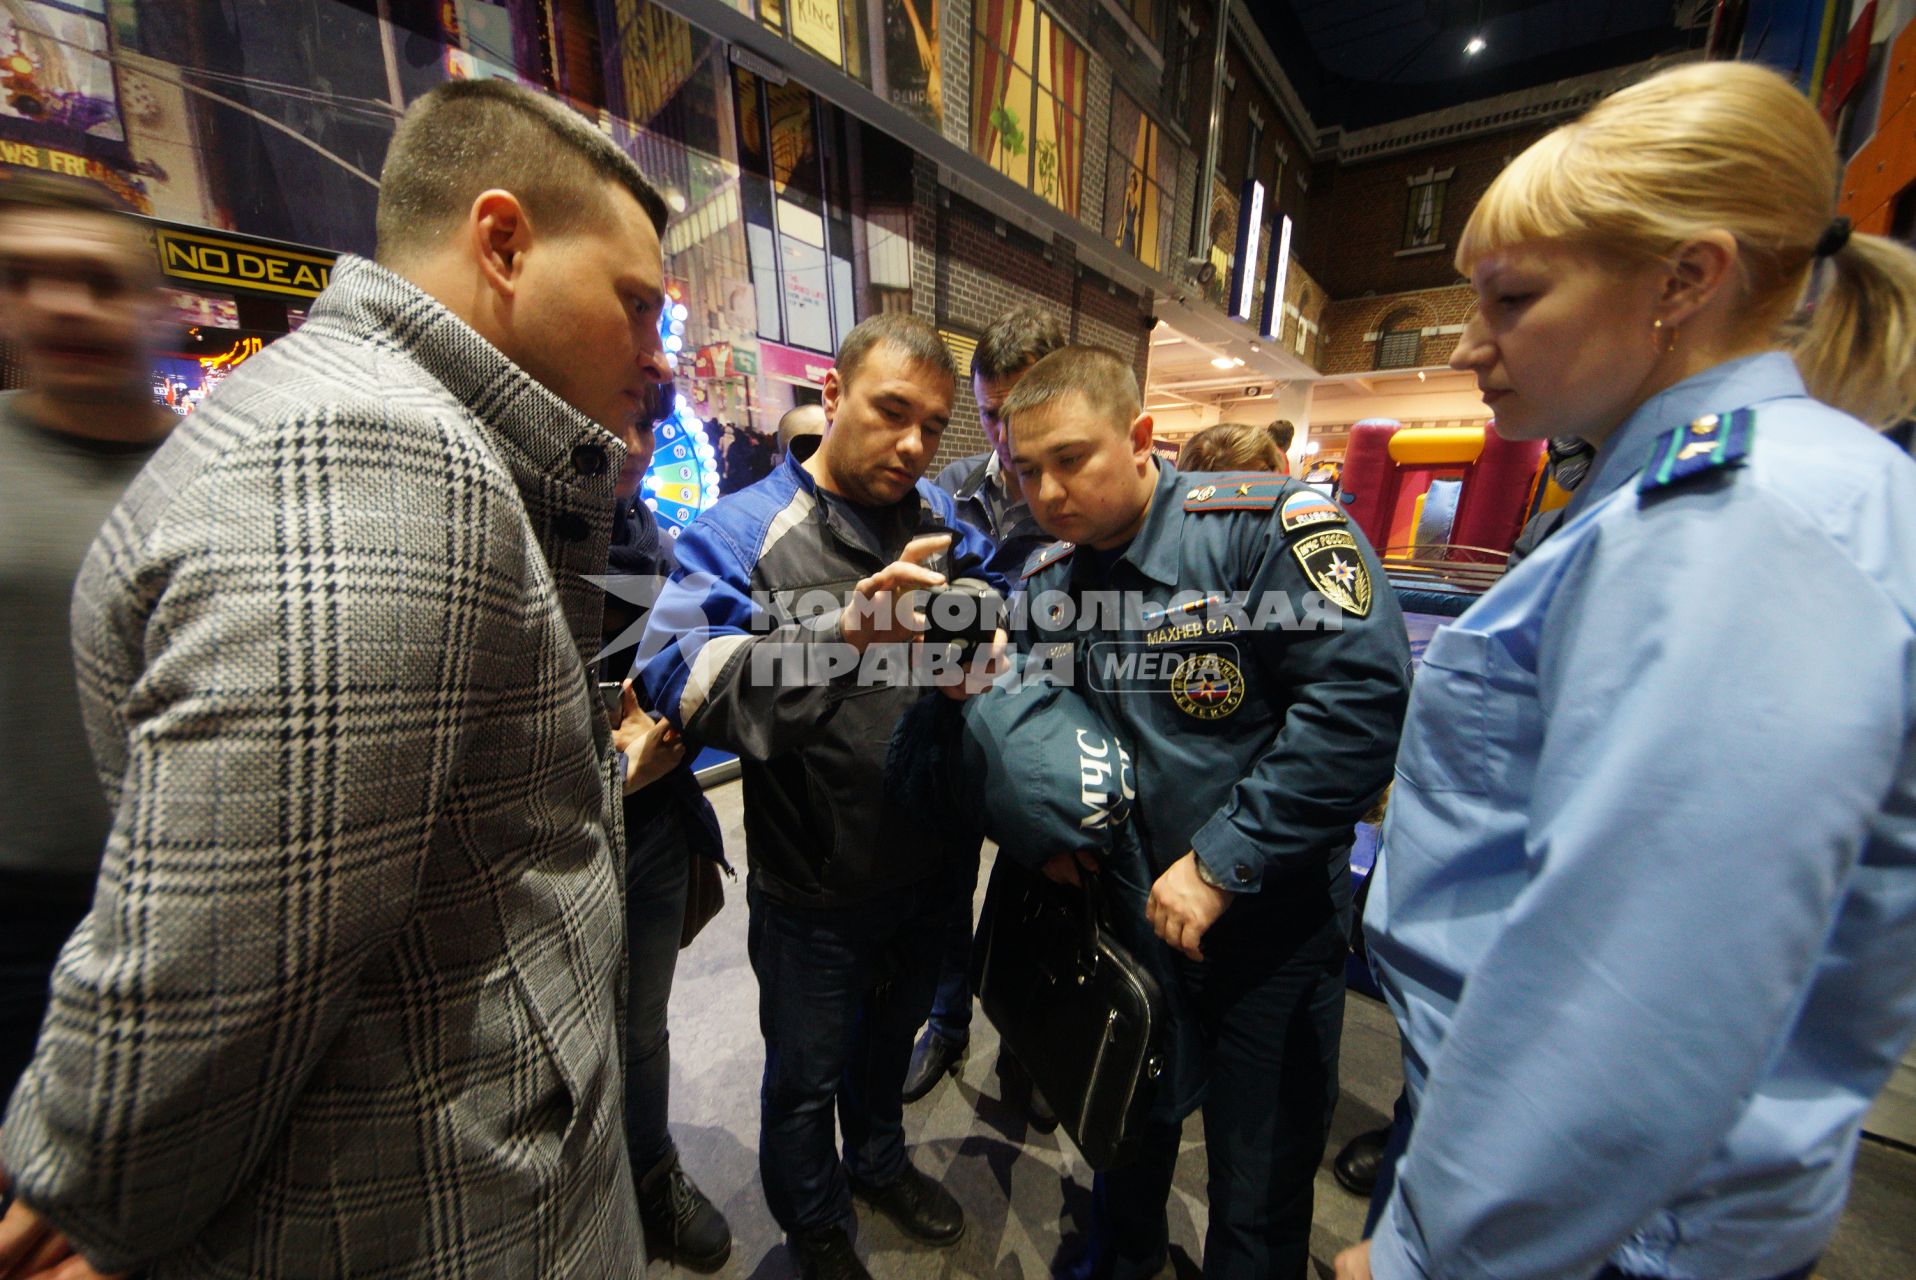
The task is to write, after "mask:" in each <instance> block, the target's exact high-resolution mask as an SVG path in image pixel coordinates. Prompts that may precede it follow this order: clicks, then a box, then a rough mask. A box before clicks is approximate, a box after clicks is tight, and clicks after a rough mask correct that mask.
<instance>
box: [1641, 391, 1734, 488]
mask: <svg viewBox="0 0 1916 1280" xmlns="http://www.w3.org/2000/svg"><path fill="white" fill-rule="evenodd" d="M1755 429H1756V410H1754V409H1735V410H1732V411H1731V412H1729V413H1706V414H1704V415H1703V416H1702V417H1701V418H1698V419H1697V420H1696V421H1694V422H1692V423H1690V424H1688V425H1687V426H1681V427H1672V428H1671V429H1670V430H1668V431H1666V432H1664V433H1663V434H1662V435H1660V436H1658V437H1657V442H1656V445H1655V446H1654V447H1653V448H1652V449H1651V450H1650V461H1649V463H1648V464H1647V465H1646V466H1645V467H1644V469H1643V478H1642V479H1641V480H1639V481H1637V492H1638V493H1655V492H1656V491H1657V490H1659V489H1667V488H1670V487H1671V486H1672V485H1679V484H1682V483H1683V482H1684V481H1686V480H1689V479H1690V478H1692V477H1693V476H1700V475H1704V474H1706V473H1708V472H1713V471H1720V470H1722V469H1723V468H1725V467H1733V466H1737V465H1739V464H1740V463H1741V462H1742V461H1743V458H1744V455H1746V454H1748V453H1749V451H1750V436H1751V434H1752V433H1753V432H1754V431H1755Z"/></svg>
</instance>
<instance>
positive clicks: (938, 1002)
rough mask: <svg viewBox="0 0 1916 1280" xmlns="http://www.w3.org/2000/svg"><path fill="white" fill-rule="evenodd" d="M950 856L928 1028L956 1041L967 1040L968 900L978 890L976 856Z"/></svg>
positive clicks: (968, 1023)
mask: <svg viewBox="0 0 1916 1280" xmlns="http://www.w3.org/2000/svg"><path fill="white" fill-rule="evenodd" d="M980 852H982V849H973V850H971V852H970V853H969V855H965V856H959V857H956V858H954V859H953V861H952V866H951V895H952V900H951V915H950V918H949V919H948V920H947V921H946V922H945V948H944V954H943V955H941V956H940V957H939V960H938V991H937V994H936V995H934V996H933V997H932V1001H931V1016H930V1017H929V1018H928V1019H926V1023H927V1025H928V1026H930V1027H931V1029H932V1030H933V1031H934V1032H936V1033H937V1034H939V1035H940V1036H943V1037H944V1038H945V1039H947V1040H950V1041H952V1042H954V1043H956V1044H965V1043H966V1042H968V1041H969V1040H970V1039H971V938H972V920H971V900H972V898H973V896H975V895H976V894H977V892H978V855H979V853H980Z"/></svg>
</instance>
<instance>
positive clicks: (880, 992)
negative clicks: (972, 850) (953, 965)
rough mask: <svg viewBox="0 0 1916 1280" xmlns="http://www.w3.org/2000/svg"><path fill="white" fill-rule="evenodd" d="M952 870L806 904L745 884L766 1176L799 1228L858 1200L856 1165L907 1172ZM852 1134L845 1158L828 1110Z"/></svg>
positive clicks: (881, 1178) (834, 1216) (768, 1188)
mask: <svg viewBox="0 0 1916 1280" xmlns="http://www.w3.org/2000/svg"><path fill="white" fill-rule="evenodd" d="M949 884H950V882H949V880H948V879H946V878H943V877H940V878H936V879H933V880H930V881H927V882H925V883H924V884H922V885H914V886H911V887H909V888H906V889H899V890H894V891H892V892H889V893H886V894H883V895H881V896H880V897H877V898H873V899H871V900H870V901H868V902H861V903H858V904H857V905H855V906H849V907H830V908H804V907H797V906H793V905H791V904H788V903H784V902H780V901H778V900H777V899H774V898H771V897H769V896H767V895H766V894H764V893H763V892H762V891H760V890H759V889H758V888H757V886H752V887H750V888H748V890H747V893H746V901H747V903H748V904H749V906H750V909H751V921H750V932H749V938H748V950H749V952H750V955H751V960H752V971H753V972H754V973H755V974H757V975H758V1025H759V1031H760V1033H761V1034H762V1035H763V1036H764V1038H765V1077H764V1080H763V1082H762V1083H761V1085H760V1087H759V1178H760V1180H761V1181H762V1182H763V1183H764V1186H765V1200H766V1203H767V1204H768V1205H769V1206H770V1208H771V1210H772V1217H773V1218H774V1219H775V1220H777V1222H778V1225H779V1226H780V1227H782V1228H783V1229H784V1230H785V1231H787V1232H792V1233H797V1232H803V1231H811V1230H815V1229H817V1228H819V1227H828V1226H834V1225H837V1224H840V1223H842V1222H843V1221H845V1219H846V1218H847V1217H848V1216H849V1215H850V1213H851V1189H850V1185H849V1183H848V1181H847V1174H848V1173H849V1175H850V1177H851V1178H855V1179H857V1180H858V1181H859V1182H860V1183H862V1184H865V1185H867V1186H883V1185H884V1184H886V1183H888V1182H891V1181H893V1180H894V1179H896V1178H897V1177H899V1175H900V1174H902V1173H903V1172H904V1168H905V1125H904V1113H905V1108H904V1102H903V1099H902V1097H901V1094H902V1092H903V1089H904V1084H905V1070H906V1068H907V1067H908V1066H909V1065H910V1063H911V1047H912V1040H913V1037H915V1036H916V1035H917V1032H918V1028H919V1026H920V1025H922V1024H923V1023H924V1021H925V1015H926V1014H927V1013H928V1012H929V1011H930V1009H931V999H932V992H933V989H934V988H935V986H936V985H937V981H938V957H939V955H940V954H941V951H942V948H943V944H944V939H945V932H944V928H945V925H946V924H947V922H948V921H949V920H950V915H951V912H950V904H949V896H950V889H949ZM834 1111H836V1113H837V1120H838V1127H839V1129H840V1130H841V1131H842V1132H843V1135H844V1144H845V1146H844V1159H843V1161H842V1162H841V1161H840V1159H839V1154H838V1151H837V1150H836V1146H835V1143H834V1140H833V1131H832V1130H833V1125H832V1119H833V1113H834Z"/></svg>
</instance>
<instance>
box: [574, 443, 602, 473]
mask: <svg viewBox="0 0 1916 1280" xmlns="http://www.w3.org/2000/svg"><path fill="white" fill-rule="evenodd" d="M572 466H573V469H574V470H576V471H577V472H578V473H579V474H580V475H582V476H602V475H604V474H605V468H606V457H605V450H604V449H601V448H600V447H599V446H598V445H596V444H582V445H580V446H579V447H578V448H576V449H574V450H573V451H572Z"/></svg>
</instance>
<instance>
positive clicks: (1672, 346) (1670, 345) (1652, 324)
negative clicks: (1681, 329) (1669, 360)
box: [1650, 319, 1677, 351]
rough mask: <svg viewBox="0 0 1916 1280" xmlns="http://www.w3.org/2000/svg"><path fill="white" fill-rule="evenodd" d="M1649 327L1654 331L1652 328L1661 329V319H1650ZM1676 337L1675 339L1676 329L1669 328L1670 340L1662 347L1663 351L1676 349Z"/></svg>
mask: <svg viewBox="0 0 1916 1280" xmlns="http://www.w3.org/2000/svg"><path fill="white" fill-rule="evenodd" d="M1650 328H1651V329H1652V330H1653V331H1654V330H1661V329H1662V328H1663V321H1662V320H1661V319H1657V320H1652V321H1651V322H1650ZM1676 339H1677V331H1676V330H1675V329H1671V330H1670V341H1669V342H1667V343H1665V344H1664V347H1663V349H1664V350H1665V351H1675V350H1676Z"/></svg>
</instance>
